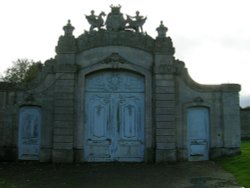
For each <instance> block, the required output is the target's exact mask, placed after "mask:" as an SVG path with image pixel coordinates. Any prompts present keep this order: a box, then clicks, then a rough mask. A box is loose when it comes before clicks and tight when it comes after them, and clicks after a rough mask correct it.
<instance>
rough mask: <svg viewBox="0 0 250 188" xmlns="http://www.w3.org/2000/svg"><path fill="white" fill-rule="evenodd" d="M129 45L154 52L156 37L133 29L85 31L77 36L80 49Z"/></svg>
mask: <svg viewBox="0 0 250 188" xmlns="http://www.w3.org/2000/svg"><path fill="white" fill-rule="evenodd" d="M111 45H113V46H128V47H134V48H138V49H141V50H145V51H147V52H153V50H154V39H153V38H152V37H150V36H149V35H143V34H141V33H135V32H132V31H121V32H114V31H106V30H102V31H98V32H92V33H88V32H86V33H84V34H82V35H80V36H79V37H78V38H77V48H78V51H79V52H80V51H84V50H88V49H91V48H96V47H102V46H111Z"/></svg>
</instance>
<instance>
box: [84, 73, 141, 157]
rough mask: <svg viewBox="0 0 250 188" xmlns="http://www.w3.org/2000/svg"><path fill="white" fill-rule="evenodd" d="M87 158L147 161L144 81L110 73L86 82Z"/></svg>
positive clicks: (126, 75)
mask: <svg viewBox="0 0 250 188" xmlns="http://www.w3.org/2000/svg"><path fill="white" fill-rule="evenodd" d="M85 97H86V100H85V113H86V125H85V130H86V133H85V159H86V160H87V161H102V160H103V161H109V160H110V161H143V156H144V78H143V77H142V76H140V75H137V74H133V73H131V72H123V71H115V72H113V71H106V72H100V73H94V74H91V75H90V76H88V77H87V79H86V92H85Z"/></svg>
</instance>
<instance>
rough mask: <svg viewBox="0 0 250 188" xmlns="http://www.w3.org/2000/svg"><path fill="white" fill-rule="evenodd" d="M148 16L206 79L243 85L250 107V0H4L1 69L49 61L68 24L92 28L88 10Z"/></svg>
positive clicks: (196, 75)
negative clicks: (29, 61) (117, 9)
mask: <svg viewBox="0 0 250 188" xmlns="http://www.w3.org/2000/svg"><path fill="white" fill-rule="evenodd" d="M111 4H113V5H119V4H120V5H121V6H122V8H121V12H122V13H123V14H124V15H126V14H129V15H131V16H134V15H135V12H136V11H137V10H139V11H140V14H141V15H143V16H147V21H146V23H145V24H144V27H143V28H144V31H146V32H147V33H148V34H149V35H151V36H152V37H153V38H155V37H156V36H157V32H156V30H155V29H156V28H157V27H158V26H159V25H160V21H161V20H162V21H163V24H164V25H165V26H166V27H168V32H167V35H168V36H170V37H171V38H172V41H173V45H174V47H175V50H176V53H175V57H176V58H177V59H179V60H182V61H184V62H185V65H186V67H187V68H188V71H189V73H190V75H191V77H192V78H193V79H194V80H195V81H196V82H198V83H200V84H222V83H238V84H241V87H242V90H241V92H240V104H241V106H242V107H246V106H250V79H249V75H250V74H249V73H250V69H249V67H250V65H249V64H250V10H249V8H250V1H249V0H153V1H151V0H147V1H146V0H143V1H142V0H137V1H135V0H5V1H4V0H3V1H1V2H0V24H1V27H0V28H1V29H0V59H1V62H0V73H1V74H3V73H4V70H6V69H7V68H8V67H11V65H12V62H13V61H16V60H17V59H18V58H28V59H32V60H34V61H42V62H44V61H45V60H47V59H50V58H51V57H54V56H55V46H56V45H57V41H58V38H59V36H60V35H63V33H64V32H63V30H62V27H63V26H64V25H66V24H67V20H68V19H70V20H71V23H72V25H73V26H74V27H75V30H74V35H75V36H76V37H77V36H79V35H81V34H82V33H83V32H84V30H89V24H88V22H87V20H86V19H85V15H89V14H90V11H91V10H95V13H96V14H99V13H100V12H101V11H104V12H105V13H106V14H107V13H109V12H110V11H111V9H110V5H111Z"/></svg>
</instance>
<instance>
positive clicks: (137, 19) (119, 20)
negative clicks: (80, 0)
mask: <svg viewBox="0 0 250 188" xmlns="http://www.w3.org/2000/svg"><path fill="white" fill-rule="evenodd" d="M110 8H111V12H110V13H109V14H108V16H107V19H106V22H105V24H104V20H103V17H104V16H106V14H105V13H104V12H101V13H100V14H99V16H96V15H95V12H94V11H93V10H92V11H91V14H90V15H88V16H87V15H86V16H85V17H86V19H87V20H88V22H89V24H90V32H92V31H93V30H94V28H97V29H98V30H101V27H103V26H105V25H106V29H107V30H108V31H124V30H132V31H135V32H141V33H142V32H143V28H142V26H143V24H144V23H145V21H146V20H147V17H143V16H141V15H140V12H139V11H136V15H135V16H129V15H127V19H126V20H125V19H124V17H123V14H122V13H121V12H120V9H121V5H118V6H113V5H111V6H110Z"/></svg>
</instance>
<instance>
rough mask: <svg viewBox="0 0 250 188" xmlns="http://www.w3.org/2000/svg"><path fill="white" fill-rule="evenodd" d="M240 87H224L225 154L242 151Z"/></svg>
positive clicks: (232, 85)
mask: <svg viewBox="0 0 250 188" xmlns="http://www.w3.org/2000/svg"><path fill="white" fill-rule="evenodd" d="M239 91H240V85H237V84H223V85H222V106H223V125H224V154H226V155H231V154H235V153H237V152H239V151H240V140H241V133H240V106H239Z"/></svg>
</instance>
